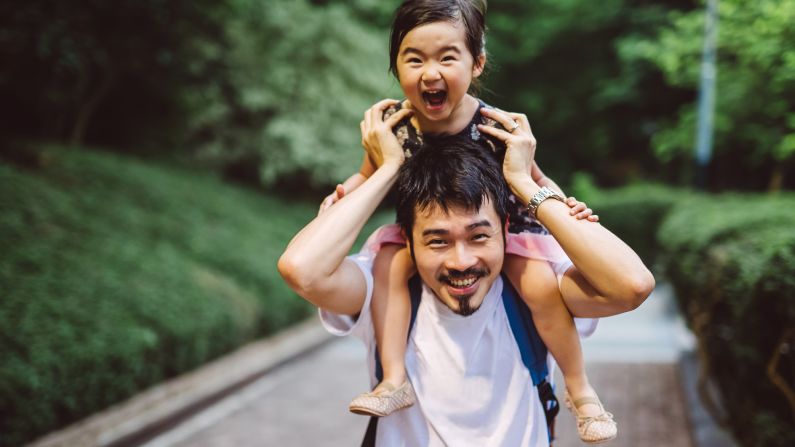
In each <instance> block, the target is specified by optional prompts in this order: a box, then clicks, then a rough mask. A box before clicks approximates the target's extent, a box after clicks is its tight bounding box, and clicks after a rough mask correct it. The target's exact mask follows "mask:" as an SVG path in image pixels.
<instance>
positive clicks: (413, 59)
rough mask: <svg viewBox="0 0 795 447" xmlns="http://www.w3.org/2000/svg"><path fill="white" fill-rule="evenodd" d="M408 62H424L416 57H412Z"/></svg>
mask: <svg viewBox="0 0 795 447" xmlns="http://www.w3.org/2000/svg"><path fill="white" fill-rule="evenodd" d="M406 62H408V63H409V64H421V63H422V61H421V60H419V59H418V58H416V57H412V58H411V59H409V60H407V61H406Z"/></svg>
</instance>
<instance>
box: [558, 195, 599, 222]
mask: <svg viewBox="0 0 795 447" xmlns="http://www.w3.org/2000/svg"><path fill="white" fill-rule="evenodd" d="M566 205H568V206H569V208H571V209H570V210H569V215H571V216H575V217H576V218H577V220H582V219H588V221H589V222H599V216H597V215H596V214H593V210H591V209H590V208H588V205H586V204H585V202H580V201H578V200H577V199H575V198H574V197H573V196H572V197H569V198H567V199H566Z"/></svg>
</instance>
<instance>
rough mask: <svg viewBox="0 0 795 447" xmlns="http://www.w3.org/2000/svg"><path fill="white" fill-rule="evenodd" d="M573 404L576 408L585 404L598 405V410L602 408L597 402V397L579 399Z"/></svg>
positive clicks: (600, 403)
mask: <svg viewBox="0 0 795 447" xmlns="http://www.w3.org/2000/svg"><path fill="white" fill-rule="evenodd" d="M573 403H574V406H575V407H577V408H580V407H581V406H583V405H587V404H593V405H598V406H599V408H603V407H602V402H600V401H599V398H598V397H594V396H585V397H580V398H579V399H577V400H575V401H574V402H573Z"/></svg>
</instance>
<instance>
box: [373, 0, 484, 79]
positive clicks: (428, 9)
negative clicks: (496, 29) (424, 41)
mask: <svg viewBox="0 0 795 447" xmlns="http://www.w3.org/2000/svg"><path fill="white" fill-rule="evenodd" d="M434 22H451V23H461V24H463V25H464V30H465V33H466V43H467V49H468V50H469V52H470V54H472V59H473V61H474V62H475V63H476V64H477V61H478V56H480V55H481V54H483V53H484V52H485V51H486V49H485V47H484V41H485V40H484V35H485V33H486V2H485V0H406V1H404V2H403V3H402V4H401V5H400V6H399V7H398V9H397V10H396V11H395V17H394V19H393V20H392V33H391V35H390V37H389V71H391V72H392V74H393V75H395V77H398V72H397V57H398V52H399V51H400V44H401V43H402V42H403V38H405V37H406V34H408V33H409V31H411V30H413V29H414V28H417V27H418V26H422V25H427V24H429V23H434Z"/></svg>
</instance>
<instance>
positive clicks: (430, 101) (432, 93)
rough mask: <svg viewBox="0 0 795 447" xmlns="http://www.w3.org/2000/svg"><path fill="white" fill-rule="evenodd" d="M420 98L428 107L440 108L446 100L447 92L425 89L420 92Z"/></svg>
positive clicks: (432, 108)
mask: <svg viewBox="0 0 795 447" xmlns="http://www.w3.org/2000/svg"><path fill="white" fill-rule="evenodd" d="M422 99H423V101H425V104H426V105H427V106H428V108H429V109H431V110H436V109H441V108H442V107H443V106H444V102H445V100H447V92H446V91H444V90H427V91H424V92H422Z"/></svg>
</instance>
